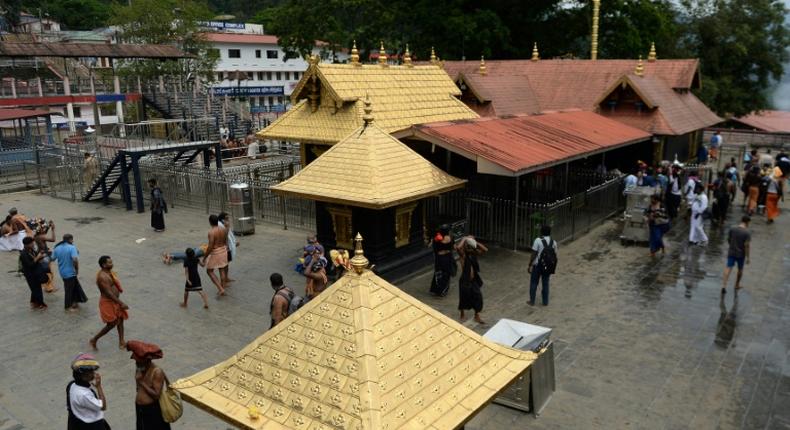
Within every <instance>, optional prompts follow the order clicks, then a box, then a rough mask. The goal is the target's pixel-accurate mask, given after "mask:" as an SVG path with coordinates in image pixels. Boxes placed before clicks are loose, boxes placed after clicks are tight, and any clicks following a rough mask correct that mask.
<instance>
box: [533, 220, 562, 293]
mask: <svg viewBox="0 0 790 430" xmlns="http://www.w3.org/2000/svg"><path fill="white" fill-rule="evenodd" d="M556 269H557V242H556V241H554V240H553V239H552V238H551V227H550V226H548V225H544V226H542V227H541V228H540V237H538V238H537V239H535V242H534V243H533V244H532V258H531V259H530V260H529V267H528V268H527V271H528V272H529V273H530V274H531V276H530V282H529V302H528V303H529V305H530V306H534V305H535V294H536V293H537V290H538V282H539V281H542V282H543V288H542V289H541V291H540V296H541V298H542V299H543V306H548V305H549V277H551V275H553V274H554V271H555V270H556Z"/></svg>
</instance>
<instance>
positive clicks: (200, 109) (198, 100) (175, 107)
mask: <svg viewBox="0 0 790 430" xmlns="http://www.w3.org/2000/svg"><path fill="white" fill-rule="evenodd" d="M143 99H144V100H145V102H146V103H147V104H149V105H151V106H152V107H154V108H155V109H156V110H157V111H158V112H159V113H161V114H162V116H164V117H165V118H168V119H179V118H181V119H187V118H203V117H209V118H214V119H215V121H216V127H215V128H214V129H213V130H212V133H210V135H209V139H212V140H214V139H216V140H219V128H220V127H221V126H222V125H224V126H226V127H227V128H229V129H230V130H231V135H233V136H234V137H236V138H237V139H238V138H242V137H244V136H245V135H246V134H247V131H248V130H250V129H251V128H252V121H251V120H250V114H249V112H246V111H242V112H239V111H238V110H237V109H236V103H235V102H232V101H231V102H228V103H226V99H225V98H224V97H209V96H208V93H207V90H206V89H205V88H201V87H199V88H198V91H196V92H194V93H193V92H192V91H191V90H184V89H181V90H179V89H178V87H177V86H176V85H172V84H168V85H167V86H166V87H165V91H164V92H162V91H161V90H160V88H159V87H158V86H156V85H152V86H148V87H145V88H144V89H143ZM223 109H224V112H225V123H224V124H223V123H222V116H223V115H222V113H223Z"/></svg>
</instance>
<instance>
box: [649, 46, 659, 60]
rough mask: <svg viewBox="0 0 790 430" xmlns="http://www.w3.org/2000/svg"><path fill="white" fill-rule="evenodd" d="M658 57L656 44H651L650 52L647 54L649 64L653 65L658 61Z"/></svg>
mask: <svg viewBox="0 0 790 430" xmlns="http://www.w3.org/2000/svg"><path fill="white" fill-rule="evenodd" d="M657 59H658V57H657V56H656V42H651V43H650V52H649V53H648V54H647V62H648V63H652V62H654V61H656V60H657Z"/></svg>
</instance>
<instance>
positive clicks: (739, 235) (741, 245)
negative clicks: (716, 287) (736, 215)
mask: <svg viewBox="0 0 790 430" xmlns="http://www.w3.org/2000/svg"><path fill="white" fill-rule="evenodd" d="M751 220H752V219H751V218H750V217H749V215H744V216H743V218H741V223H740V224H738V225H737V226H735V227H733V228H732V229H730V234H729V237H728V238H727V241H728V242H729V244H730V249H729V250H728V251H727V267H725V268H724V279H723V280H722V285H721V294H727V281H728V280H729V279H730V272H731V271H732V266H735V264H736V263H737V264H738V274H737V277H736V278H735V291H736V292H737V291H738V290H740V289H741V277H743V265H744V263H746V264H749V242H751V240H752V234H751V233H750V232H749V223H750V222H751Z"/></svg>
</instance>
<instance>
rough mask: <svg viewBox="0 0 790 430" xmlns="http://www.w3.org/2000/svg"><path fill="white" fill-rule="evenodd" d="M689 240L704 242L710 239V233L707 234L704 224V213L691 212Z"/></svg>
mask: <svg viewBox="0 0 790 430" xmlns="http://www.w3.org/2000/svg"><path fill="white" fill-rule="evenodd" d="M689 241H690V242H694V243H702V242H707V241H708V235H707V234H705V230H704V229H703V224H702V213H700V212H692V213H691V230H690V231H689Z"/></svg>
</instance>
